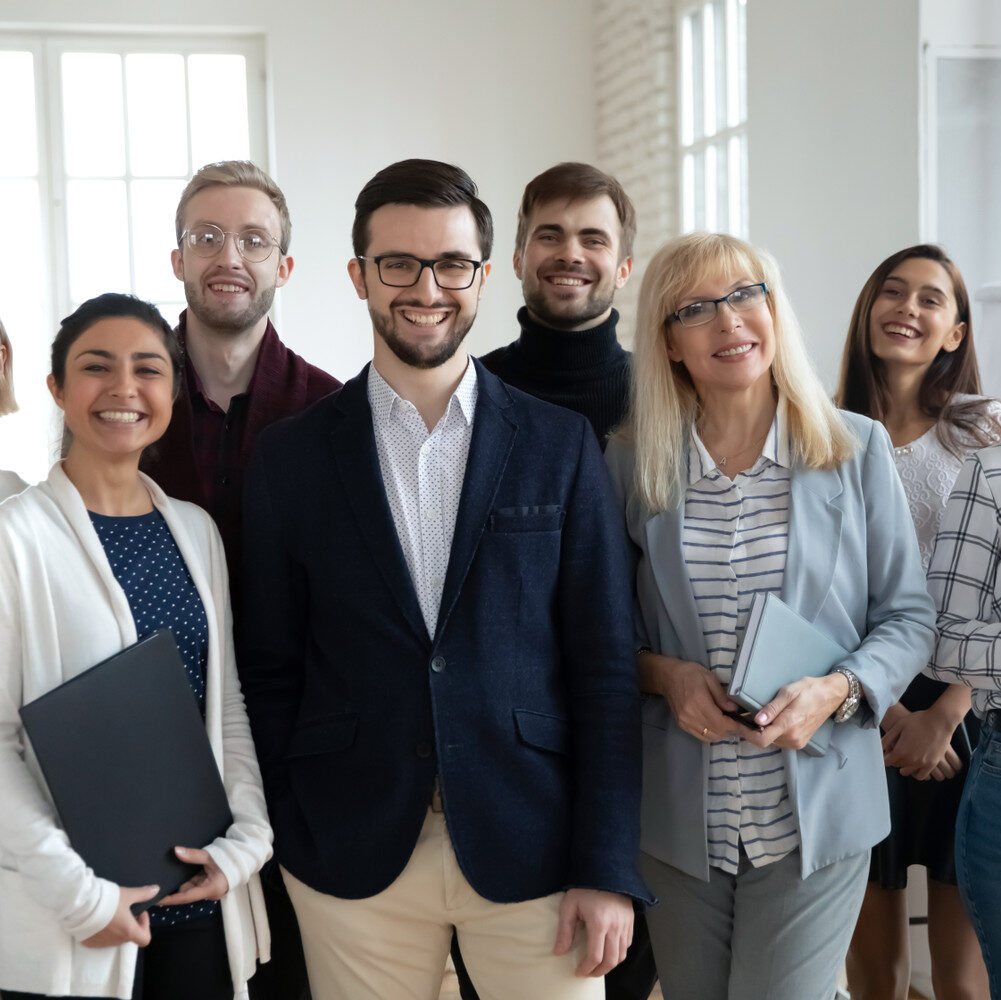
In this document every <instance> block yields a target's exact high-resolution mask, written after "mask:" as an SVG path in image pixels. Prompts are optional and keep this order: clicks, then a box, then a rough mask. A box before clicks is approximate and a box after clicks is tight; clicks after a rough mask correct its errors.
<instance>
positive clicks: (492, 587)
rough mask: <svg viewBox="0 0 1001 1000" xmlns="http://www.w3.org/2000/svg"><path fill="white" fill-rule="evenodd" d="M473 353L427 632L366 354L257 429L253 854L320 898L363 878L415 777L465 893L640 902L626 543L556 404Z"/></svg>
mask: <svg viewBox="0 0 1001 1000" xmlns="http://www.w3.org/2000/svg"><path fill="white" fill-rule="evenodd" d="M474 364H476V372H477V377H478V380H479V381H478V384H479V398H478V402H477V406H476V411H475V415H474V422H473V436H472V443H471V445H470V450H469V459H468V464H467V467H466V475H465V480H464V483H463V488H462V495H461V500H460V505H459V511H458V516H457V519H456V525H455V536H454V539H453V543H452V551H451V556H450V561H449V565H448V570H447V573H446V576H445V584H444V592H443V595H442V603H441V608H440V612H439V615H438V624H437V631H436V634H435V635H434V636H430V635H428V632H427V628H426V626H425V624H424V619H423V617H422V615H421V611H420V607H419V605H418V601H417V595H416V593H415V591H414V587H413V584H412V582H411V579H410V574H409V571H408V569H407V564H406V561H405V559H404V556H403V550H402V548H401V547H400V543H399V540H398V538H397V534H396V530H395V527H394V524H393V519H392V514H391V513H390V509H389V503H388V501H387V499H386V493H385V489H384V487H383V483H382V476H381V473H380V469H379V460H378V455H377V452H376V447H375V437H374V434H373V429H372V415H371V410H370V408H369V404H368V394H367V373H368V369H367V366H366V368H365V369H363V370H362V372H361V374H360V375H358V376H356V377H355V378H354V379H352V380H351V381H350V382H348V383H347V384H346V385H345V386H344V387H343V389H342V390H340V392H338V393H336V394H334V395H331V396H328V397H326V398H325V399H323V400H320V401H319V402H318V403H316V404H314V405H313V406H312V407H311V408H310V409H308V410H306V411H305V412H304V413H302V414H300V415H298V416H296V417H293V418H291V419H289V420H286V421H282V422H280V423H278V424H276V425H273V426H272V427H270V428H268V429H267V430H266V431H265V432H264V433H263V434H262V436H261V440H260V446H259V448H258V451H257V454H256V456H255V459H254V461H253V463H252V466H251V469H250V472H249V475H248V479H247V488H246V493H245V521H244V602H245V604H244V613H243V615H242V623H241V635H240V648H239V654H240V655H239V664H240V674H241V679H242V683H243V691H244V695H245V697H246V700H247V708H248V711H249V715H250V720H251V726H252V728H253V733H254V738H255V742H256V745H257V752H258V756H259V758H260V762H261V769H262V773H263V776H264V784H265V791H266V794H267V798H268V805H269V809H270V812H271V819H272V823H273V825H274V828H275V833H276V844H275V846H276V854H277V857H278V859H279V861H280V862H281V864H282V865H284V866H285V868H287V869H288V870H289V871H290V872H291V873H292V874H293V875H295V876H296V877H297V878H298V879H300V880H301V881H303V882H305V883H306V884H307V885H309V886H311V887H312V888H314V889H316V890H318V891H320V892H325V893H330V894H332V895H335V896H339V897H342V898H361V897H366V896H371V895H374V894H375V893H377V892H380V891H382V890H383V889H384V888H386V887H387V886H388V885H389V884H390V883H391V882H392V881H393V880H394V879H395V878H396V877H397V876H398V875H399V874H400V872H401V871H402V870H403V868H404V866H405V865H406V863H407V861H408V860H409V858H410V855H411V853H412V852H413V849H414V845H415V844H416V842H417V836H418V833H419V832H420V829H421V825H422V823H423V820H424V816H425V814H426V811H427V807H428V802H429V800H430V797H431V791H432V785H433V782H434V776H435V773H436V772H437V773H438V774H439V775H440V780H441V787H442V792H443V796H444V801H445V814H446V820H447V823H448V831H449V835H450V837H451V841H452V846H453V847H454V849H455V854H456V857H457V858H458V862H459V865H460V867H461V868H462V871H463V873H464V874H465V876H466V878H467V879H468V880H469V882H470V884H471V885H472V886H473V888H474V889H475V890H476V891H477V892H478V893H479V894H480V895H481V896H484V897H485V898H487V899H490V900H495V901H497V902H512V901H520V900H525V899H531V898H535V897H538V896H542V895H546V894H549V893H552V892H556V891H559V890H561V889H565V888H568V887H572V886H583V887H588V888H596V889H607V890H610V891H613V892H619V893H623V894H627V895H630V896H633V897H635V898H638V899H649V896H648V894H647V892H646V889H645V887H644V886H643V883H642V881H641V880H640V878H639V875H638V873H637V870H636V855H637V847H638V842H639V793H640V774H641V764H640V726H639V695H638V689H637V682H636V676H635V666H634V656H633V644H632V629H631V616H630V590H631V588H630V582H629V576H628V568H627V556H626V541H625V534H624V531H623V529H622V525H621V517H620V515H619V514H618V512H617V509H616V502H615V499H614V494H613V493H612V489H611V485H610V482H609V479H608V477H607V474H606V472H605V467H604V464H603V462H602V458H601V453H600V451H599V449H598V444H597V441H596V440H595V438H594V434H593V432H592V431H591V429H590V427H589V426H588V423H587V421H586V420H585V419H584V418H583V417H581V416H580V415H579V414H575V413H571V412H570V411H568V410H564V409H562V408H560V407H556V406H552V405H550V404H548V403H544V402H541V401H540V400H536V399H534V398H532V397H531V396H528V395H526V394H524V393H522V392H519V391H518V390H516V389H512V388H510V387H509V386H506V385H505V384H504V383H503V382H501V381H500V380H499V379H498V378H496V376H494V375H491V374H490V373H489V372H487V371H486V369H484V368H483V366H482V365H480V364H479V363H478V362H474Z"/></svg>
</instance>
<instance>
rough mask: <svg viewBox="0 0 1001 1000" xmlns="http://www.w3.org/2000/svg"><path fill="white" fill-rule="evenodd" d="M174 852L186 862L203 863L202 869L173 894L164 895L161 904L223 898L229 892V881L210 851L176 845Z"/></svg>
mask: <svg viewBox="0 0 1001 1000" xmlns="http://www.w3.org/2000/svg"><path fill="white" fill-rule="evenodd" d="M174 853H175V854H176V855H177V856H178V858H180V859H181V861H183V862H184V863H185V864H189V865H201V866H202V870H201V871H200V872H198V874H197V875H194V876H192V877H191V878H189V879H188V881H187V882H185V883H184V885H182V886H181V888H180V889H178V890H177V892H175V893H174V894H173V895H172V896H164V897H163V899H161V900H160V903H159V905H160V906H180V905H181V904H182V903H197V902H198V901H199V900H200V899H222V897H223V896H225V895H226V893H227V892H229V881H228V880H227V878H226V876H225V875H223V873H222V869H221V868H220V867H219V866H218V865H217V864H216V863H215V862H214V861H213V860H212V855H211V854H209V852H208V851H203V850H201V849H200V848H197V847H175V848H174Z"/></svg>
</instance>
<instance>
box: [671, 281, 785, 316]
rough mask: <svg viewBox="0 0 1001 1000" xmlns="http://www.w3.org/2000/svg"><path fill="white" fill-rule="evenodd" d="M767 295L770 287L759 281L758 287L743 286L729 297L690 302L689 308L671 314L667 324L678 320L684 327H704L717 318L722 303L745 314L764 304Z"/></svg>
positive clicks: (723, 296)
mask: <svg viewBox="0 0 1001 1000" xmlns="http://www.w3.org/2000/svg"><path fill="white" fill-rule="evenodd" d="M767 294H768V286H767V285H766V284H765V283H764V282H763V281H759V282H758V283H757V284H756V285H741V286H740V288H735V289H734V290H733V291H732V292H730V293H729V295H722V296H720V297H719V298H718V299H703V300H702V301H700V302H689V304H688V305H687V306H682V307H681V308H680V309H679V310H678V311H677V312H674V313H671V315H670V316H668V317H667V320H666V322H668V323H670V322H673V321H674V320H677V321H678V322H679V323H680V324H681V325H682V326H702V324H703V323H708V322H710V321H711V320H713V319H715V318H716V313H718V312H719V304H720V303H721V302H725V303H726V304H727V305H728V306H729V307H730V308H731V309H733V310H734V312H745V311H746V310H748V309H753V308H754V307H755V306H757V305H760V304H761V303H762V302H764V300H765V296H766V295H767Z"/></svg>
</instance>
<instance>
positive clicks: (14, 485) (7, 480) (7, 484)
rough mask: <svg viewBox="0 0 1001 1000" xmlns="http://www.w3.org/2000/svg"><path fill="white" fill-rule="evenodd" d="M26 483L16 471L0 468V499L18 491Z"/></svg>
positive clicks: (4, 498)
mask: <svg viewBox="0 0 1001 1000" xmlns="http://www.w3.org/2000/svg"><path fill="white" fill-rule="evenodd" d="M27 485H28V484H27V483H26V482H25V481H24V480H23V479H22V478H21V477H20V476H19V475H18V474H17V473H16V472H6V471H4V470H3V469H0V501H3V500H6V499H7V497H12V496H14V494H15V493H20V492H21V490H23V489H24V488H25V487H26V486H27Z"/></svg>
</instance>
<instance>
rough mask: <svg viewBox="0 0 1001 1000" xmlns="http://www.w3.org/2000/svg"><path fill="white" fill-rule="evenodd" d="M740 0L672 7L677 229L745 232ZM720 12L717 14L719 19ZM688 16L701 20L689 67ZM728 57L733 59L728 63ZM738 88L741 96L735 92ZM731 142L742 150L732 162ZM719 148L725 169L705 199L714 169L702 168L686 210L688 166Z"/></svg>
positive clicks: (744, 71)
mask: <svg viewBox="0 0 1001 1000" xmlns="http://www.w3.org/2000/svg"><path fill="white" fill-rule="evenodd" d="M746 2H747V0H702V2H699V3H686V4H683V5H680V6H679V9H678V21H677V38H678V47H677V52H678V59H677V63H678V94H679V102H678V110H679V114H678V132H677V163H678V168H679V170H678V220H679V229H680V231H681V232H683V233H685V232H691V231H692V230H693V229H708V230H710V231H717V230H719V231H723V230H724V228H725V231H727V232H731V233H733V234H734V235H737V236H741V237H743V238H745V239H746V238H747V236H748V225H749V224H748V210H747V200H748V188H747V93H746V87H747V50H746V37H745V47H744V48H743V49H742V48H740V46H739V39H738V37H737V31H736V21H735V18H736V15H737V12H738V8H739V7H740V6H742V5H746ZM707 12H711V18H712V27H713V40H714V44H713V47H712V54H713V57H714V59H713V62H712V65H711V66H710V65H708V64H707V63H708V61H707V60H706V58H705V56H706V42H705V39H706V35H705V25H706V23H707ZM720 14H722V15H723V17H722V19H721V18H720ZM693 17H701V18H702V25H703V48H702V52H701V53H700V55H699V57H698V59H695V60H692V64H691V65H689V64H688V63H689V61H688V58H686V57H687V56H688V54H689V53H691V52H693V45H692V43H691V40H690V38H691V28H690V22H691V19H692V18H693ZM745 35H746V32H745ZM686 39H688V41H686ZM734 56H735V57H736V62H735V63H733V61H732V57H734ZM728 60H729V61H728ZM696 65H698V66H699V67H700V68H701V73H699V74H696V73H695V67H696ZM719 84H722V86H720V85H719ZM741 86H743V87H744V93H743V94H741V92H740V88H741ZM707 90H711V91H712V93H713V96H714V101H713V103H714V105H715V107H716V114H715V121H714V122H713V123H712V124H711V125H710V126H709V127H707V123H706V121H705V117H706V102H705V97H704V95H705V94H706V91H707ZM730 101H735V104H736V107H737V120H736V121H735V122H733V123H732V124H731V123H730V120H729V119H728V116H727V109H728V106H729V103H730ZM741 112H742V114H741ZM699 117H701V118H702V123H701V127H700V128H696V127H695V121H696V120H697V118H699ZM717 122H721V123H722V126H721V127H716V123H717ZM710 128H711V130H710ZM699 133H701V134H699ZM733 140H737V141H738V143H739V145H738V148H739V149H741V150H742V155H741V157H740V158H739V159H738V160H736V161H735V158H734V157H733V156H732V154H731V150H732V149H733V146H734V143H733ZM721 147H722V148H723V149H724V150H726V151H727V157H726V159H727V170H726V172H725V176H724V175H723V174H722V173H720V174H717V183H716V191H715V198H713V199H709V198H708V190H707V184H708V178H709V177H710V176H711V175H713V174H716V171H715V170H713V171H708V170H705V169H704V170H703V178H704V180H705V181H706V183H705V184H703V185H702V186H701V190H698V186H697V185H696V186H695V190H693V196H694V204H693V205H692V206H691V209H692V211H689V205H688V204H687V199H686V193H687V190H688V188H689V186H690V185H691V183H692V181H693V178H691V177H690V176H689V175H690V170H689V165H690V164H692V163H693V162H694V161H695V160H696V158H697V157H699V156H700V155H701V156H702V157H703V159H704V161H705V160H708V159H711V158H714V157H715V156H716V155H717V151H718V150H719V149H720V148H721ZM689 157H691V159H689ZM710 203H711V204H712V206H713V211H711V212H709V211H707V206H708V204H710ZM721 203H722V204H723V205H724V206H725V208H726V226H725V227H724V226H721V225H720V217H719V212H718V206H719V205H720V204H721ZM734 214H739V215H740V219H739V222H738V224H737V225H733V222H732V218H731V217H732V216H733V215H734Z"/></svg>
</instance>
